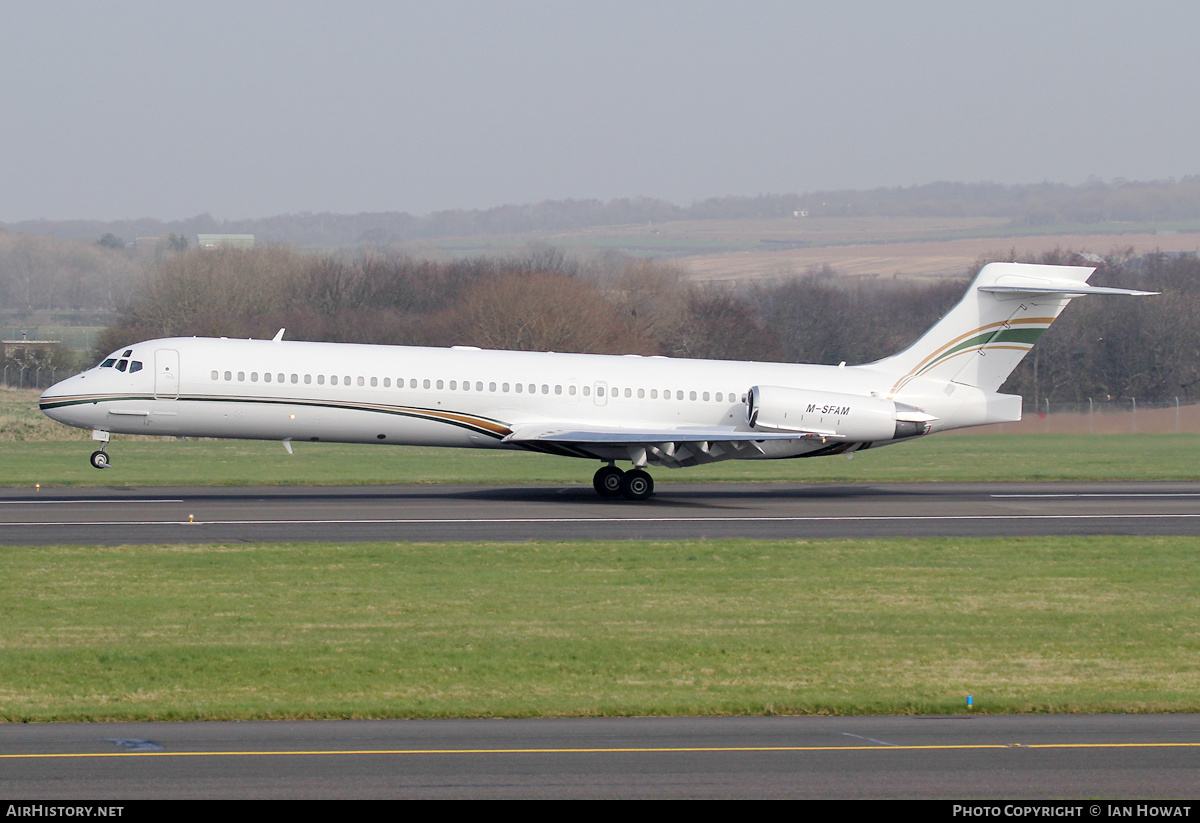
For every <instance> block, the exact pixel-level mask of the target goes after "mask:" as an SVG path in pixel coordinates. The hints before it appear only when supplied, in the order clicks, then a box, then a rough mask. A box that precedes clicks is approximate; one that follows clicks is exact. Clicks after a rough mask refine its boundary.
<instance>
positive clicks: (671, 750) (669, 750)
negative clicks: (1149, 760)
mask: <svg viewBox="0 0 1200 823" xmlns="http://www.w3.org/2000/svg"><path fill="white" fill-rule="evenodd" d="M851 736H856V735H851ZM864 739H869V738H864ZM1180 748H1183V749H1187V748H1192V749H1194V748H1200V742H1197V743H954V744H946V745H922V746H915V745H912V746H910V745H903V744H894V745H889V744H883V745H877V746H646V747H641V746H620V747H611V748H607V747H600V748H563V749H555V748H536V749H317V750H312V751H307V750H300V751H244V752H238V751H218V752H137V751H130V752H59V753H39V754H0V760H39V759H54V758H59V759H63V758H96V757H294V756H300V755H304V756H310V757H311V756H324V757H335V756H346V755H351V756H363V755H431V754H456V755H462V754H639V753H641V754H696V753H706V752H707V753H716V754H719V753H739V752H745V753H755V752H863V751H876V752H880V751H888V752H897V751H970V750H989V751H995V750H998V749H1180Z"/></svg>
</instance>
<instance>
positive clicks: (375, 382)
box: [371, 377, 379, 388]
mask: <svg viewBox="0 0 1200 823" xmlns="http://www.w3.org/2000/svg"><path fill="white" fill-rule="evenodd" d="M378 385H379V378H377V377H372V378H371V388H375V387H376V386H378Z"/></svg>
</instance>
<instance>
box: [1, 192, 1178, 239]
mask: <svg viewBox="0 0 1200 823" xmlns="http://www.w3.org/2000/svg"><path fill="white" fill-rule="evenodd" d="M798 213H806V214H807V215H808V216H810V217H822V216H824V217H991V218H1002V219H1007V220H1008V221H1010V224H1011V225H1012V226H1013V227H1014V228H1030V227H1038V226H1051V225H1054V226H1070V225H1092V224H1100V223H1114V222H1135V223H1154V222H1172V221H1188V220H1197V219H1200V176H1196V175H1193V176H1190V177H1184V178H1182V179H1181V180H1156V181H1151V182H1131V181H1126V180H1114V181H1112V182H1108V183H1106V182H1103V181H1099V180H1093V181H1089V182H1087V183H1084V184H1082V185H1079V186H1067V185H1063V184H1059V183H1037V184H1032V185H1017V186H1004V185H999V184H995V183H930V184H927V185H922V186H912V187H908V188H903V187H901V188H881V189H873V190H870V191H835V192H814V193H811V194H764V195H758V196H757V197H736V196H729V197H716V198H710V199H708V200H703V201H700V202H697V203H694V204H692V205H691V206H688V207H683V206H676V205H674V204H672V203H668V202H666V201H665V200H656V199H652V198H634V199H620V200H610V201H608V202H602V201H599V200H553V201H549V200H548V201H545V202H542V203H534V204H527V205H519V206H518V205H508V206H499V207H497V208H492V209H484V210H471V211H463V210H457V211H441V212H435V213H433V214H429V215H426V216H423V217H416V216H414V215H411V214H407V213H402V212H377V213H370V214H353V215H348V214H330V213H321V214H311V213H307V212H305V213H301V214H286V215H279V216H277V217H267V218H261V219H253V220H216V219H214V218H213V217H212V216H211V215H208V214H202V215H199V216H197V217H193V218H190V219H187V220H174V221H161V220H155V219H151V218H143V219H139V220H115V221H100V220H60V221H51V220H26V221H22V222H19V223H10V224H0V230H5V231H9V232H16V233H22V234H41V235H52V236H55V237H60V238H75V239H92V240H95V239H97V238H100V237H101V236H103V235H105V234H109V233H111V234H113V235H116V236H117V237H119V238H121V239H123V240H124V241H126V242H131V241H133V240H134V239H135V238H137V237H147V236H163V235H167V234H170V233H176V234H181V235H185V236H192V237H194V236H195V235H197V234H253V235H255V237H256V238H257V239H258V240H259V241H265V242H277V243H287V244H290V245H294V246H300V247H308V248H314V247H333V246H375V247H384V246H390V245H394V244H398V243H405V242H411V241H414V240H433V239H437V238H443V237H471V236H478V235H514V234H522V233H526V232H545V231H568V230H575V229H584V228H589V227H593V226H617V225H629V224H645V223H661V222H667V221H677V220H713V219H722V220H728V219H740V218H771V217H790V216H792V215H793V214H798Z"/></svg>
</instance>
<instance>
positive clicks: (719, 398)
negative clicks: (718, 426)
mask: <svg viewBox="0 0 1200 823" xmlns="http://www.w3.org/2000/svg"><path fill="white" fill-rule="evenodd" d="M717 402H718V403H720V402H721V393H720V392H717Z"/></svg>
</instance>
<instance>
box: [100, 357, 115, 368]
mask: <svg viewBox="0 0 1200 823" xmlns="http://www.w3.org/2000/svg"><path fill="white" fill-rule="evenodd" d="M116 362H117V358H115V357H110V358H108V359H107V360H105V361H104V362H103V363H101V364H100V368H102V369H111V368H112V366H113V364H114V363H116Z"/></svg>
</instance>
